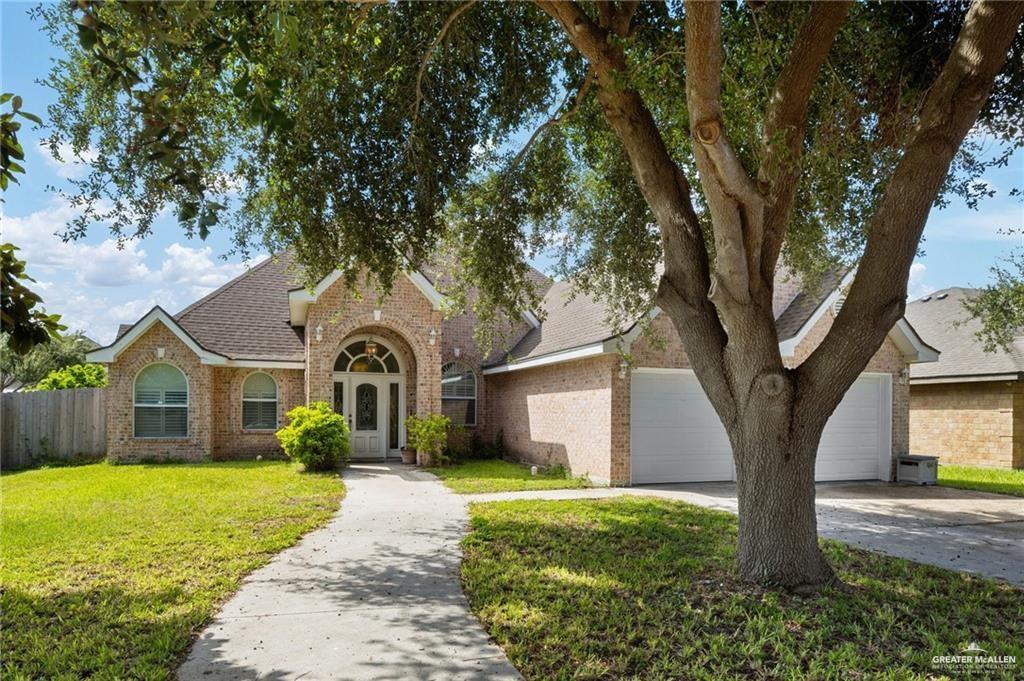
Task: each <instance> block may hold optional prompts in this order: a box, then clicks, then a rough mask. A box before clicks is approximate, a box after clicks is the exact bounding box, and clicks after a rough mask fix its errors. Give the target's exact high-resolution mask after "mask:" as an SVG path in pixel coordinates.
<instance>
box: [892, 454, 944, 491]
mask: <svg viewBox="0 0 1024 681" xmlns="http://www.w3.org/2000/svg"><path fill="white" fill-rule="evenodd" d="M896 480H897V481H898V482H909V483H912V484H915V485H935V484H937V483H938V482H939V457H937V456H910V455H909V454H908V455H907V456H901V457H899V458H898V459H897V461H896Z"/></svg>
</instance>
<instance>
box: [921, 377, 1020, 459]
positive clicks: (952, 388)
mask: <svg viewBox="0 0 1024 681" xmlns="http://www.w3.org/2000/svg"><path fill="white" fill-rule="evenodd" d="M1022 415H1024V386H1022V385H1021V383H1020V382H1019V381H1012V382H1009V381H982V382H976V383H975V382H970V383H932V384H918V385H913V386H911V388H910V448H911V452H912V453H913V454H921V455H926V456H938V457H939V461H940V462H941V463H948V464H962V465H966V466H987V467H998V468H1024V418H1021V416H1022Z"/></svg>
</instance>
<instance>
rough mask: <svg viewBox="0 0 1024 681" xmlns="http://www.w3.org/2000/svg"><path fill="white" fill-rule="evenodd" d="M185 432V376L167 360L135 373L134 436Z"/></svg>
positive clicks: (176, 434) (186, 434)
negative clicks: (137, 373) (164, 362)
mask: <svg viewBox="0 0 1024 681" xmlns="http://www.w3.org/2000/svg"><path fill="white" fill-rule="evenodd" d="M187 436H188V379H186V378H185V374H183V373H181V369H179V368H178V367H176V366H172V365H170V364H150V365H149V366H148V367H146V368H145V369H143V370H142V371H140V372H139V375H138V376H136V377H135V437H187Z"/></svg>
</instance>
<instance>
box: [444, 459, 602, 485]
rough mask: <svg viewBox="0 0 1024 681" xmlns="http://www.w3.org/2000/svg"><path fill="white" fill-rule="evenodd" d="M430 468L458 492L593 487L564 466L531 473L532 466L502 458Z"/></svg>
mask: <svg viewBox="0 0 1024 681" xmlns="http://www.w3.org/2000/svg"><path fill="white" fill-rule="evenodd" d="M427 470H428V471H430V472H431V473H433V474H434V475H436V476H437V477H439V478H441V479H442V480H444V484H445V485H447V486H448V488H449V489H451V490H452V491H453V492H456V493H458V494H480V493H483V492H521V491H523V490H530V489H573V488H577V487H590V483H589V482H588V481H587V480H586V478H574V477H572V476H570V475H568V473H567V472H566V471H565V469H562V468H555V469H553V470H549V471H544V470H541V471H539V472H538V473H537V475H530V467H529V466H523V465H521V464H517V463H509V462H508V461H501V460H500V459H488V460H483V461H466V462H465V463H460V464H456V465H454V466H442V467H438V468H428V469H427Z"/></svg>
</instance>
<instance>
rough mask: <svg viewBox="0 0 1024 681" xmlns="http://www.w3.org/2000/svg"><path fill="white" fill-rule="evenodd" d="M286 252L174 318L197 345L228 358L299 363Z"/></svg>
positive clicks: (299, 337)
mask: <svg viewBox="0 0 1024 681" xmlns="http://www.w3.org/2000/svg"><path fill="white" fill-rule="evenodd" d="M293 263H294V258H293V256H292V255H291V253H290V252H285V253H282V254H280V255H278V256H276V257H271V258H267V259H266V260H264V261H263V262H261V263H260V264H258V265H256V266H255V267H253V268H252V269H250V270H248V271H246V272H245V273H243V274H242V275H241V276H238V277H236V278H235V279H232V280H231V281H229V282H228V283H226V284H224V285H223V286H221V287H220V288H219V289H217V290H216V291H214V292H213V293H211V294H209V295H208V296H206V297H204V298H201V299H200V300H197V301H196V302H194V303H192V304H191V305H189V306H188V307H186V308H185V309H184V310H182V311H181V312H179V313H178V314H176V315H175V316H174V318H175V319H176V320H177V321H178V323H179V324H181V325H182V327H184V328H185V330H186V331H188V332H189V333H190V334H191V335H192V336H193V337H194V338H195V339H196V341H198V342H199V344H200V345H202V346H203V347H205V348H206V349H207V350H211V351H213V352H217V353H220V354H222V355H226V356H227V357H230V358H231V359H269V360H283V361H302V360H303V358H304V357H305V349H304V348H305V345H304V340H303V329H301V328H294V327H292V326H290V325H289V314H290V311H289V308H288V290H289V289H291V288H295V286H296V285H297V282H298V278H297V276H296V274H295V272H294V271H293V270H292V269H291V267H292V265H293Z"/></svg>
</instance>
